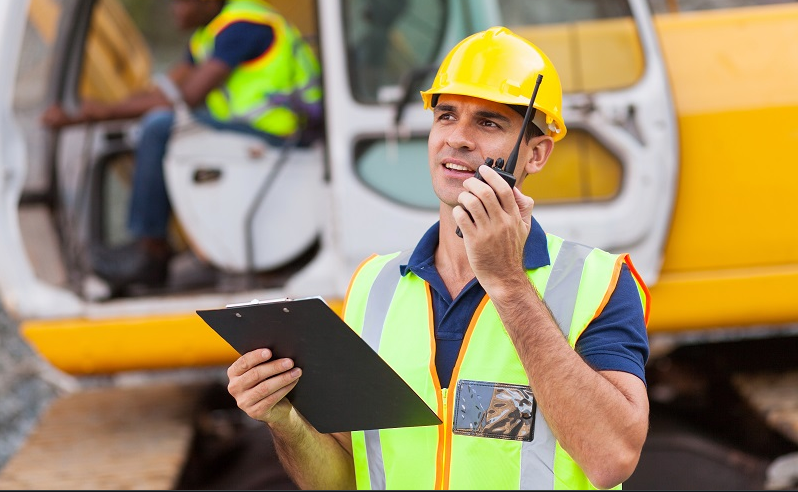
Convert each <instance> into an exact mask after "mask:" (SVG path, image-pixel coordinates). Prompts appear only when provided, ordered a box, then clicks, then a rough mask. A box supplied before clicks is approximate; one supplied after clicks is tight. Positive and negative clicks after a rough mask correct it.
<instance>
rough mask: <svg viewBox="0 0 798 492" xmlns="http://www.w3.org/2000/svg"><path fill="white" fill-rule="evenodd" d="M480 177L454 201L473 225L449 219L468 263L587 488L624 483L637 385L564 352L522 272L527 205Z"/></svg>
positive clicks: (638, 405)
mask: <svg viewBox="0 0 798 492" xmlns="http://www.w3.org/2000/svg"><path fill="white" fill-rule="evenodd" d="M483 170H484V171H485V172H484V173H483ZM480 173H482V175H483V176H484V177H485V180H486V181H487V183H488V184H489V185H490V186H488V185H486V184H485V183H481V182H479V181H477V180H476V179H469V180H466V182H465V183H464V186H465V188H466V190H468V191H467V192H464V193H463V194H462V195H461V198H460V202H461V203H463V204H464V205H465V207H466V208H467V209H468V210H469V212H471V214H472V216H473V218H474V222H473V223H472V222H471V220H470V219H469V218H468V217H467V215H466V213H465V211H463V210H460V209H457V208H455V212H454V215H455V220H456V221H457V223H458V225H459V226H460V227H461V229H462V230H463V235H464V241H465V246H466V251H467V255H468V259H469V263H470V264H471V267H472V269H473V270H474V273H475V275H476V276H477V278H478V279H479V281H480V283H481V284H482V286H483V287H484V288H485V291H486V292H487V293H488V294H489V295H490V297H491V300H492V301H493V303H494V305H495V306H496V309H497V311H498V313H499V316H500V317H501V319H502V322H503V324H504V326H505V329H506V330H507V333H508V335H509V336H510V339H511V340H512V342H513V344H514V346H515V348H516V350H517V352H518V355H519V358H520V359H521V363H522V364H523V366H524V369H525V371H526V373H527V375H528V377H529V380H530V386H531V388H532V391H533V393H534V394H535V397H536V400H537V402H538V404H539V405H540V409H541V412H542V413H543V415H544V416H545V417H546V422H547V423H548V424H549V426H550V427H551V430H552V432H553V433H554V436H555V437H556V438H557V440H558V441H559V442H560V445H561V446H562V447H563V449H565V450H566V451H567V452H568V453H569V454H570V456H571V457H572V458H574V460H576V462H577V463H578V464H579V466H580V467H581V468H582V470H584V472H585V474H586V475H587V477H588V479H589V480H590V481H591V482H592V483H593V484H594V485H596V486H597V487H602V488H609V487H613V486H615V485H617V484H619V483H621V482H622V481H623V480H625V479H626V478H628V477H629V475H631V473H632V472H633V471H634V469H635V467H636V466H637V462H638V460H639V457H640V451H641V450H642V446H643V442H644V441H645V437H646V433H647V430H648V396H647V394H646V389H645V385H644V384H643V382H642V381H641V380H640V379H639V378H637V377H636V376H634V375H632V374H627V373H623V372H617V371H604V372H596V371H594V370H593V369H592V368H591V367H590V366H588V365H587V364H586V363H585V362H584V361H583V360H582V358H581V357H580V356H579V354H577V353H576V352H575V351H574V350H573V349H572V348H571V347H570V345H569V344H568V341H567V340H566V339H565V337H564V336H563V334H562V332H561V331H560V329H559V327H558V326H557V324H556V323H555V321H554V319H553V318H552V316H551V314H550V313H549V311H548V308H547V307H546V305H545V303H544V302H543V301H542V300H540V298H539V296H538V293H537V292H536V291H535V288H534V286H533V285H532V284H531V283H530V282H529V279H528V277H527V275H526V272H525V271H524V269H523V263H522V255H523V247H524V242H525V240H526V236H527V234H528V231H529V224H530V221H531V213H532V206H533V202H532V199H531V198H528V197H525V196H523V195H522V194H521V193H520V192H518V191H517V190H512V189H510V187H509V186H508V185H507V184H506V183H504V181H503V180H502V179H501V178H500V177H499V176H498V175H497V174H496V173H495V172H493V171H492V170H489V169H487V168H484V167H482V168H480ZM491 187H493V188H491ZM494 189H496V190H497V192H496V193H494ZM497 195H498V198H497ZM477 201H479V202H480V203H477Z"/></svg>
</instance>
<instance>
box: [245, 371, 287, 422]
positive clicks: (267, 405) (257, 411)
mask: <svg viewBox="0 0 798 492" xmlns="http://www.w3.org/2000/svg"><path fill="white" fill-rule="evenodd" d="M297 383H299V379H295V380H294V381H292V382H291V383H289V384H287V385H286V386H283V387H282V388H280V389H278V390H276V391H274V392H273V393H270V394H269V396H268V397H266V398H263V399H260V400H254V402H253V403H252V404H251V405H250V406H244V405H239V408H240V409H241V410H244V411H245V412H246V413H247V415H249V416H250V417H252V418H254V419H256V420H263V419H268V414H269V412H270V411H271V410H272V409H273V408H274V406H275V405H277V404H278V403H280V401H282V400H283V399H284V398H285V397H286V395H288V393H290V392H291V390H293V389H294V388H295V387H296V385H297Z"/></svg>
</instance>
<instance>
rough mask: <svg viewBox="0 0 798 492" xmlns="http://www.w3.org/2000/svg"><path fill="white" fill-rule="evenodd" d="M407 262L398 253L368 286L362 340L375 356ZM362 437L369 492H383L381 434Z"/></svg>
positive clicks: (404, 254) (367, 433)
mask: <svg viewBox="0 0 798 492" xmlns="http://www.w3.org/2000/svg"><path fill="white" fill-rule="evenodd" d="M408 258H410V252H409V251H408V252H402V253H399V254H398V255H397V256H396V257H395V258H393V259H391V260H389V261H388V262H387V263H386V264H385V265H383V267H382V270H380V273H378V274H377V278H375V279H374V283H373V284H371V289H370V290H369V298H368V300H367V301H366V312H365V313H364V317H363V332H362V334H361V337H362V338H363V340H365V341H366V343H368V344H369V346H370V347H371V348H372V349H373V350H374V351H375V352H378V353H379V351H380V339H381V338H382V329H383V327H384V326H385V318H386V316H387V315H388V307H389V306H390V305H391V300H393V295H394V292H396V287H397V286H398V285H399V280H401V278H402V275H401V274H400V273H399V265H402V264H404V263H406V262H407V260H408ZM364 435H365V438H366V457H367V459H368V463H369V478H370V480H371V489H372V490H385V487H386V483H385V463H384V461H383V459H382V447H381V445H380V431H379V430H378V429H375V430H367V431H365V432H364Z"/></svg>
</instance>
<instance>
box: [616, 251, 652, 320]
mask: <svg viewBox="0 0 798 492" xmlns="http://www.w3.org/2000/svg"><path fill="white" fill-rule="evenodd" d="M623 256H624V259H625V260H626V264H627V265H629V270H630V271H631V272H632V275H634V277H635V279H636V280H637V283H638V285H640V287H642V289H643V292H644V293H645V294H646V298H645V299H644V302H643V303H644V304H645V311H646V312H645V317H644V318H645V322H646V326H648V314H649V313H650V312H651V292H649V290H648V286H647V285H646V283H645V282H643V278H642V277H641V276H640V274H639V273H638V272H637V269H636V268H635V266H634V265H633V264H632V258H630V257H629V255H628V254H627V255H623Z"/></svg>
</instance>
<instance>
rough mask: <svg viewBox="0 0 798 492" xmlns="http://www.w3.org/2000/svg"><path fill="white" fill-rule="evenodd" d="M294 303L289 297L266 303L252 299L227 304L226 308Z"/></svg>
mask: <svg viewBox="0 0 798 492" xmlns="http://www.w3.org/2000/svg"><path fill="white" fill-rule="evenodd" d="M287 301H293V299H289V298H288V297H279V298H277V299H266V300H265V301H261V300H258V299H252V300H251V301H249V302H237V303H235V304H227V305H226V306H225V307H226V308H237V307H244V306H254V305H256V304H271V303H273V302H287Z"/></svg>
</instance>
